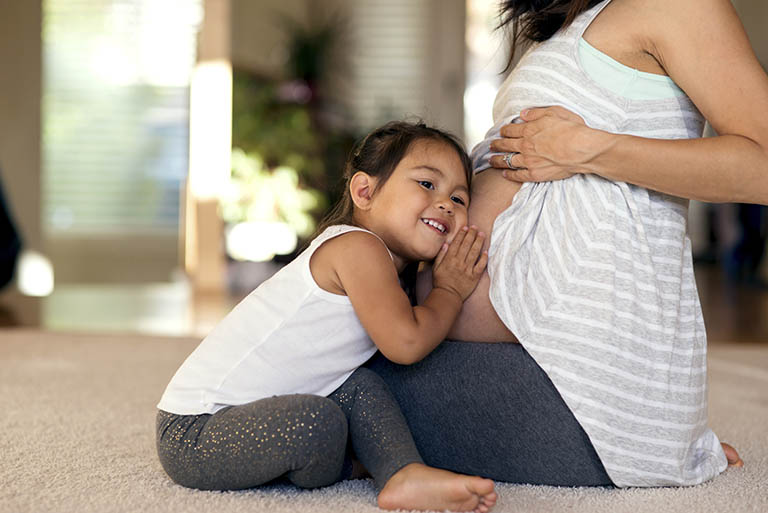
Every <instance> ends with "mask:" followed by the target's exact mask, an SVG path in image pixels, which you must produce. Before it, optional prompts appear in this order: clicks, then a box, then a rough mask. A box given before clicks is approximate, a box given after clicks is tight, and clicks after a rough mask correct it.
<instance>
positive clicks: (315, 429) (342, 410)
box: [157, 368, 422, 490]
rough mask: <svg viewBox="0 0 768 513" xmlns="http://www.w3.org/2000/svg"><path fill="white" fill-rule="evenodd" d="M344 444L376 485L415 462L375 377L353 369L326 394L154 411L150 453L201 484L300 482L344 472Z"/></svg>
mask: <svg viewBox="0 0 768 513" xmlns="http://www.w3.org/2000/svg"><path fill="white" fill-rule="evenodd" d="M348 442H349V445H351V449H352V450H353V451H354V453H355V455H356V456H357V458H358V459H359V460H360V461H361V463H362V464H363V465H364V466H365V467H366V469H367V470H368V471H369V472H370V473H371V475H372V476H373V478H374V481H375V483H376V486H377V487H378V488H379V489H381V488H382V487H383V486H384V484H386V482H387V481H388V480H389V478H390V477H392V475H393V474H394V473H395V472H397V471H398V470H399V469H401V468H402V467H404V466H405V465H408V464H409V463H422V459H421V457H420V456H419V453H418V450H417V449H416V446H415V445H414V442H413V438H412V437H411V434H410V432H409V431H408V426H407V424H406V422H405V419H404V418H403V415H402V413H401V412H400V408H399V407H398V405H397V403H396V402H395V400H394V399H393V397H392V394H391V393H390V392H389V390H388V389H387V385H386V384H385V383H384V382H383V381H382V379H381V378H380V377H379V376H377V375H376V374H374V373H373V372H371V371H370V370H368V369H366V368H360V369H357V370H356V371H355V372H354V373H353V374H352V375H351V376H350V377H349V379H347V381H345V382H344V384H343V385H342V386H341V387H339V388H338V389H337V390H336V391H335V392H333V393H332V394H331V395H330V396H328V397H327V398H326V397H320V396H315V395H306V394H296V395H286V396H277V397H270V398H266V399H260V400H258V401H254V402H252V403H248V404H243V405H240V406H229V407H226V408H224V409H222V410H219V411H217V412H216V413H214V414H212V415H209V414H203V415H175V414H172V413H168V412H164V411H162V410H161V411H159V412H158V414H157V453H158V456H159V458H160V463H161V464H162V466H163V468H164V469H165V471H166V473H167V474H168V475H169V476H170V477H171V479H173V480H174V481H175V482H176V483H178V484H180V485H183V486H188V487H190V488H199V489H203V490H237V489H243V488H253V487H255V486H259V485H262V484H265V483H268V482H270V481H272V480H275V479H278V478H287V479H288V480H289V481H290V482H292V483H293V484H295V485H297V486H300V487H302V488H315V487H319V486H326V485H330V484H333V483H335V482H337V481H339V480H342V479H345V478H347V477H349V475H350V472H351V469H352V465H351V458H350V455H349V451H347V447H348Z"/></svg>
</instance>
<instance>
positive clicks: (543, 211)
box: [473, 1, 727, 486]
mask: <svg viewBox="0 0 768 513" xmlns="http://www.w3.org/2000/svg"><path fill="white" fill-rule="evenodd" d="M607 4H608V1H604V2H601V3H599V4H598V5H596V6H595V7H593V8H591V9H589V10H587V11H586V12H584V13H582V14H581V15H580V16H578V17H577V18H576V20H574V22H573V24H572V25H571V26H570V27H568V28H567V29H565V30H561V31H560V32H558V33H557V34H555V35H554V36H553V37H552V38H550V39H549V40H547V41H545V42H543V43H540V44H538V45H536V46H535V47H533V48H532V49H531V50H530V51H529V52H528V53H527V54H526V55H525V56H524V57H523V58H522V60H521V61H520V63H519V64H518V65H517V67H516V68H515V69H514V71H513V72H512V73H511V74H510V76H509V77H508V78H507V80H506V81H505V82H504V84H503V85H502V86H501V89H500V91H499V93H498V95H497V97H496V102H495V105H494V119H495V121H497V124H496V126H495V127H494V128H493V129H492V130H491V132H490V133H489V134H488V136H487V139H486V140H485V141H484V142H483V143H481V144H480V145H478V147H477V148H475V150H473V161H474V163H475V167H476V169H477V170H480V169H482V168H483V167H487V166H488V158H489V148H488V146H489V142H490V140H492V139H494V138H498V129H499V127H500V126H501V125H503V124H505V123H508V122H509V121H510V120H512V119H514V118H515V117H516V116H518V115H519V113H520V111H521V110H522V109H524V108H527V107H534V106H549V105H561V106H563V107H565V108H567V109H569V110H571V111H573V112H576V113H577V114H579V115H581V116H582V117H583V118H584V120H585V121H586V123H587V125H589V126H591V127H593V128H597V129H601V130H606V131H609V132H613V133H622V134H631V135H637V136H641V137H652V138H658V139H690V138H695V137H700V136H701V133H702V129H703V126H704V120H703V118H702V116H701V114H700V113H699V111H698V110H697V109H696V106H695V105H694V104H693V102H692V101H691V100H690V99H689V98H687V97H686V96H675V97H669V98H663V99H649V100H633V99H630V98H626V97H623V96H621V95H619V94H616V93H615V92H613V91H610V90H608V89H606V88H604V87H603V86H602V85H601V84H599V83H597V82H595V81H594V80H593V79H592V78H591V77H590V76H589V75H588V74H587V73H586V72H585V70H584V68H583V66H582V64H581V61H580V59H579V41H580V40H581V37H582V35H583V34H584V31H585V29H586V28H587V27H588V26H589V24H590V23H591V22H592V20H593V19H594V18H595V16H597V14H598V13H599V12H600V10H601V9H602V8H603V7H605V6H606V5H607ZM687 215H688V201H687V200H685V199H682V198H676V197H673V196H669V195H667V194H662V193H659V192H655V191H651V190H648V189H644V188H642V187H636V186H634V185H630V184H627V183H623V182H612V181H609V180H605V179H603V178H601V177H599V176H596V175H575V176H573V177H571V178H568V179H566V180H559V181H555V182H542V183H526V184H524V185H523V186H522V188H521V189H520V191H519V192H518V193H517V194H516V195H515V197H514V199H513V200H512V202H511V204H510V205H509V207H508V208H507V209H506V210H505V211H504V212H502V213H501V214H500V215H499V216H498V217H497V218H496V221H495V223H494V225H493V231H492V233H491V246H490V251H489V260H488V272H489V274H490V276H491V288H490V298H491V302H492V303H493V306H494V308H495V309H496V312H497V313H498V314H499V317H500V318H501V319H502V320H503V321H504V324H505V325H506V326H507V327H508V328H509V329H510V330H511V331H512V332H513V333H514V334H515V335H516V336H517V338H518V339H519V340H520V342H521V343H522V344H523V345H524V346H525V348H526V350H527V351H528V352H529V353H530V354H531V355H532V356H533V358H534V359H535V360H536V361H537V362H538V364H539V365H540V366H541V368H542V369H544V371H545V372H546V373H547V374H548V376H549V377H550V378H551V379H552V382H553V383H554V385H555V386H556V387H557V389H558V391H559V392H560V394H561V395H562V397H563V399H564V401H565V402H566V404H568V406H569V408H570V409H571V411H572V412H573V414H574V415H575V417H576V419H577V420H578V421H579V423H580V424H581V426H582V427H583V428H584V430H585V431H586V433H587V434H588V435H589V438H590V440H591V441H592V444H593V445H594V447H595V450H596V451H597V453H598V454H599V455H600V459H601V460H602V462H603V464H604V465H605V469H606V471H607V472H608V474H609V475H610V477H611V479H612V480H613V482H614V483H615V484H616V485H618V486H669V485H693V484H697V483H701V482H703V481H706V480H708V479H711V478H712V477H714V476H716V475H717V474H718V473H720V472H721V471H722V470H724V469H725V467H726V464H727V462H726V459H725V455H724V454H723V451H722V449H721V447H720V443H719V440H718V438H717V436H715V434H714V433H713V432H712V431H711V430H710V429H709V428H708V427H707V374H706V369H707V362H706V358H707V355H706V351H707V338H706V333H705V329H704V321H703V318H702V315H701V307H700V305H699V297H698V293H697V290H696V281H695V279H694V275H693V262H692V258H691V244H690V241H689V239H688V237H687V234H686V230H687V227H686V224H687Z"/></svg>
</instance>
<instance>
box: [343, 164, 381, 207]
mask: <svg viewBox="0 0 768 513" xmlns="http://www.w3.org/2000/svg"><path fill="white" fill-rule="evenodd" d="M375 188H376V179H375V178H374V177H372V176H371V175H369V174H368V173H364V172H363V171H358V172H357V173H355V174H354V175H353V176H352V178H351V179H350V180H349V194H350V196H351V197H352V202H353V203H354V204H355V206H356V207H357V208H359V209H360V210H368V209H370V208H371V202H372V201H373V191H374V190H375Z"/></svg>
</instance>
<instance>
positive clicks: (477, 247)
mask: <svg viewBox="0 0 768 513" xmlns="http://www.w3.org/2000/svg"><path fill="white" fill-rule="evenodd" d="M484 242H485V234H484V233H483V232H477V237H475V241H474V242H473V243H472V247H471V248H469V253H467V261H468V262H469V263H470V265H471V264H474V263H475V262H477V257H479V256H480V252H481V251H483V243H484Z"/></svg>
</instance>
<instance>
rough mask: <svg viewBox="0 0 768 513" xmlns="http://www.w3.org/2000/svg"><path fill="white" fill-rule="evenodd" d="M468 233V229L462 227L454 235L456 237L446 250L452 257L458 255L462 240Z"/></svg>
mask: <svg viewBox="0 0 768 513" xmlns="http://www.w3.org/2000/svg"><path fill="white" fill-rule="evenodd" d="M468 232H469V227H467V226H464V227H462V228H461V230H459V231H458V232H457V233H456V236H455V237H454V238H453V240H452V241H451V245H450V247H449V248H448V253H449V254H450V255H451V256H452V257H453V256H456V255H457V254H458V253H459V249H460V248H461V245H462V243H463V242H464V239H465V238H466V237H467V233H468Z"/></svg>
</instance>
